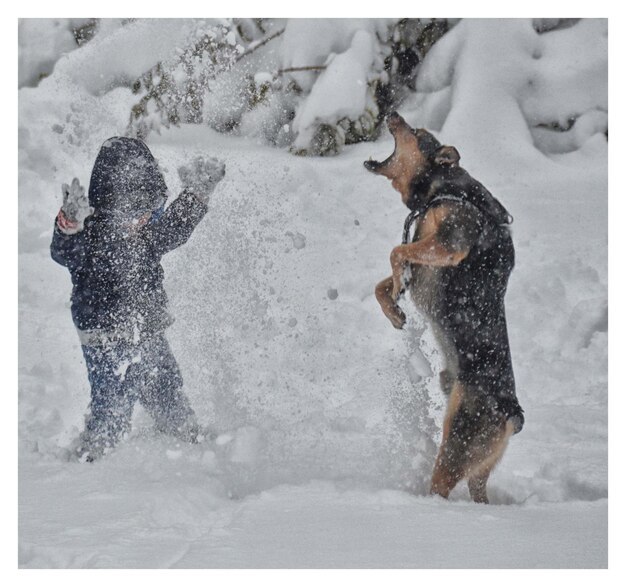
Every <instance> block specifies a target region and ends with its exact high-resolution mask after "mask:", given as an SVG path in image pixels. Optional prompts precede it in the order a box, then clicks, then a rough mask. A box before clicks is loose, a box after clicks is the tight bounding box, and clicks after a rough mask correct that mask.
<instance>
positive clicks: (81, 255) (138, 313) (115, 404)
mask: <svg viewBox="0 0 626 587" xmlns="http://www.w3.org/2000/svg"><path fill="white" fill-rule="evenodd" d="M179 174H180V177H181V180H182V181H183V186H184V189H183V191H182V193H181V194H180V195H179V197H178V198H176V200H174V202H173V203H172V204H171V205H170V206H169V207H168V208H167V209H164V204H165V201H166V199H167V186H166V185H165V181H164V179H163V176H162V174H161V172H160V171H159V168H158V165H157V162H156V161H155V159H154V157H153V156H152V154H151V153H150V151H149V150H148V147H147V146H146V145H145V144H144V143H143V142H141V141H139V140H137V139H129V138H124V137H116V138H112V139H109V140H108V141H106V142H105V143H104V145H103V146H102V148H101V150H100V152H99V154H98V157H97V159H96V162H95V164H94V168H93V171H92V174H91V181H90V184H89V197H88V199H87V198H86V197H85V193H84V189H83V188H82V187H81V186H80V183H79V182H78V180H77V179H74V181H73V182H72V185H71V186H67V185H66V184H64V185H63V206H62V208H61V210H60V212H59V214H58V216H57V218H56V221H55V227H54V236H53V238H52V244H51V247H50V250H51V254H52V258H53V259H54V260H55V261H56V262H57V263H60V264H61V265H63V266H65V267H67V268H68V269H69V271H70V275H71V278H72V283H73V286H74V287H73V291H72V298H71V303H72V318H73V320H74V324H75V326H76V328H77V330H78V335H79V338H80V341H81V344H82V350H83V355H84V357H85V362H86V364H87V371H88V377H89V382H90V384H91V403H90V413H89V414H88V415H87V418H86V422H85V430H84V431H83V433H82V434H81V436H80V438H79V441H78V446H77V448H76V456H77V457H78V458H80V459H84V460H88V461H92V460H94V459H96V458H98V457H100V456H101V455H102V454H104V452H105V450H106V449H107V448H109V447H113V446H114V445H115V444H116V443H117V442H118V441H119V440H120V438H121V437H122V435H123V434H124V433H125V432H127V431H128V430H129V428H130V421H131V416H132V411H133V406H134V404H135V402H136V401H137V400H139V402H140V403H141V404H142V405H143V406H144V408H145V409H146V410H147V411H148V413H149V414H150V415H151V416H152V417H153V418H154V421H155V425H156V428H157V429H158V430H159V431H162V432H165V433H168V434H172V435H174V436H176V437H178V438H180V439H182V440H185V441H188V442H196V441H197V439H198V435H199V434H200V429H199V426H198V423H197V420H196V416H195V414H194V411H193V410H192V408H191V406H190V405H189V401H188V399H187V397H186V396H185V394H184V393H183V390H182V378H181V374H180V371H179V368H178V365H177V363H176V360H175V359H174V356H173V355H172V352H171V350H170V347H169V344H168V342H167V340H166V338H165V334H164V333H165V329H166V328H167V327H168V326H169V325H170V324H171V323H172V321H173V320H172V318H171V317H170V315H169V314H168V313H167V296H166V294H165V290H164V289H163V268H162V267H161V263H160V261H161V257H162V256H163V255H164V254H165V253H167V252H168V251H171V250H172V249H175V248H176V247H178V246H180V245H182V244H183V243H185V242H186V241H187V239H188V238H189V237H190V235H191V233H192V232H193V230H194V228H195V227H196V226H197V224H198V223H199V222H200V220H201V219H202V218H203V216H204V215H205V214H206V212H207V202H208V197H209V194H210V193H211V192H212V191H213V189H214V188H215V186H216V185H217V183H218V182H219V181H220V180H221V179H222V177H223V176H224V164H223V163H221V162H219V161H217V160H215V159H209V160H207V161H203V160H202V159H198V160H196V161H195V162H194V164H193V165H192V167H190V168H184V167H183V168H181V169H179Z"/></svg>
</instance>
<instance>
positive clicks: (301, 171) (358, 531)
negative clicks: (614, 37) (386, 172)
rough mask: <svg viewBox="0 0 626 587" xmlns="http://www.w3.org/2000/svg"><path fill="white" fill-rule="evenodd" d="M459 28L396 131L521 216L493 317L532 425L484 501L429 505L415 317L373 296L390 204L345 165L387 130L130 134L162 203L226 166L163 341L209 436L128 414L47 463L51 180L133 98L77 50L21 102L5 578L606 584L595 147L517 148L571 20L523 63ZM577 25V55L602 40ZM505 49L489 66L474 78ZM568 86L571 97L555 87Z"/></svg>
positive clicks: (63, 368) (429, 440) (53, 388)
mask: <svg viewBox="0 0 626 587" xmlns="http://www.w3.org/2000/svg"><path fill="white" fill-rule="evenodd" d="M461 24H462V25H463V27H464V28H459V29H458V30H455V31H453V32H454V33H456V35H457V36H456V37H455V36H453V35H452V33H450V36H449V37H444V39H442V46H441V48H440V51H439V52H436V51H435V50H433V52H432V54H431V55H432V56H430V55H429V59H431V67H430V68H429V67H427V65H426V64H425V66H424V70H423V76H422V78H421V85H420V84H418V90H419V92H420V93H418V94H416V95H415V96H413V97H410V98H409V99H408V101H407V102H406V103H405V105H404V106H403V107H402V108H401V109H400V112H401V113H402V114H403V115H405V117H406V118H407V120H408V121H409V122H410V123H412V124H420V125H426V126H428V127H429V128H431V129H432V130H434V131H436V132H437V134H438V136H439V137H440V138H441V139H442V140H443V141H444V142H447V143H449V144H454V145H455V146H456V147H457V148H458V149H459V151H460V153H461V158H462V161H461V163H462V164H463V165H465V166H466V168H467V169H468V171H470V173H472V174H473V175H475V176H476V177H477V178H478V179H480V180H481V181H482V182H483V183H484V184H485V185H486V186H487V187H488V188H489V189H490V190H491V191H492V192H493V193H494V194H495V195H496V196H497V197H498V198H499V199H500V200H501V201H502V202H503V204H504V205H505V206H506V207H507V208H508V210H509V211H510V212H511V214H512V215H513V216H514V218H515V222H514V224H513V234H514V241H515V244H516V250H517V266H516V269H515V271H514V273H513V276H512V278H511V282H510V286H509V291H508V294H507V314H508V320H509V332H510V337H511V345H512V353H513V359H514V367H515V372H516V379H517V385H518V395H519V397H520V401H521V403H522V406H523V407H524V408H525V410H526V426H525V428H524V430H523V432H522V433H521V434H520V435H519V436H516V437H514V438H513V439H512V441H511V443H510V446H509V449H508V450H507V452H506V454H505V457H504V459H503V461H502V463H501V464H500V465H499V467H498V468H497V469H496V471H495V473H494V474H493V475H492V478H491V481H490V485H489V494H490V498H491V501H492V505H490V506H483V505H475V504H473V503H471V502H470V501H469V497H468V494H467V489H466V488H465V487H464V486H459V487H458V488H457V489H455V491H454V492H453V494H452V496H451V499H450V500H449V501H444V500H441V499H439V498H432V497H429V496H428V495H427V489H428V478H429V472H430V468H431V467H432V464H433V460H434V455H435V451H436V446H437V443H438V439H439V434H440V425H441V419H442V410H443V398H442V396H441V393H440V391H439V389H438V384H437V377H433V373H437V372H438V364H439V356H438V353H437V351H436V349H435V348H434V345H433V340H432V338H431V336H430V334H429V332H428V330H424V325H423V324H422V322H421V320H420V318H419V316H418V315H417V314H416V313H415V311H413V310H412V309H411V308H410V306H409V305H408V304H405V308H406V310H407V312H408V313H409V328H408V329H407V330H406V331H404V332H398V331H396V330H394V329H393V328H392V327H391V325H390V324H389V323H388V322H387V320H386V319H385V318H384V316H383V315H382V313H381V312H380V310H379V308H378V305H377V303H376V301H375V299H374V297H373V288H374V285H375V284H376V283H377V282H378V281H379V280H380V279H381V278H383V277H385V276H387V275H388V274H389V266H388V263H389V261H388V259H389V251H390V250H391V248H392V247H393V246H394V245H395V244H396V243H397V242H398V240H399V238H400V236H401V229H402V223H403V221H404V217H405V213H406V210H405V209H404V208H403V206H402V204H401V202H400V198H399V195H398V194H397V193H395V192H393V191H392V189H391V187H390V185H389V184H388V183H387V182H386V181H385V180H384V179H382V178H376V177H373V176H371V175H370V174H368V173H367V172H366V170H365V169H364V168H363V165H362V161H363V160H365V159H367V158H368V157H369V156H372V157H374V158H376V159H379V158H381V157H386V156H387V155H388V154H389V153H390V152H391V150H392V145H393V143H392V140H391V138H390V136H389V135H388V134H385V135H383V136H382V137H381V139H380V140H379V141H378V142H376V143H372V144H360V145H357V146H352V147H347V148H346V149H345V150H344V152H343V153H342V154H341V155H339V156H338V157H335V158H325V159H314V158H298V157H295V156H293V155H290V154H288V153H287V152H286V151H284V150H279V149H272V148H270V147H267V146H265V145H263V144H262V143H261V142H258V141H256V140H253V139H249V138H246V137H234V136H230V137H229V136H224V135H220V134H217V133H215V132H213V131H210V130H208V129H207V128H205V127H200V126H194V127H191V126H189V127H183V128H180V129H172V130H170V131H167V132H165V133H163V134H162V135H160V136H157V135H151V136H150V138H149V140H148V145H149V146H150V148H151V150H152V151H153V153H154V154H155V156H156V157H157V158H158V159H159V161H160V163H161V165H162V167H163V168H164V170H165V176H166V179H167V181H168V184H169V186H170V188H171V190H172V191H173V192H176V191H177V190H178V188H179V187H180V186H179V182H178V178H177V176H176V173H175V170H176V168H177V167H178V166H179V165H180V164H182V163H183V162H185V161H188V160H189V159H190V158H191V157H192V156H194V155H196V154H207V155H211V156H218V157H220V158H222V159H224V160H225V161H226V169H227V175H226V178H225V179H224V181H223V182H222V183H221V184H220V186H219V188H218V189H217V190H216V192H215V194H214V195H213V197H212V200H211V203H210V211H209V214H208V215H207V217H206V218H205V219H204V220H203V222H202V223H201V224H200V226H199V227H198V229H197V230H196V232H195V233H194V235H193V236H192V238H191V240H190V241H189V242H188V243H187V244H186V245H185V246H184V247H182V248H180V249H178V250H176V251H174V252H172V253H170V254H169V255H168V256H167V257H166V258H165V260H164V266H165V270H166V274H167V279H166V288H167V291H168V295H169V296H170V305H171V310H172V314H173V315H174V316H175V317H176V322H175V324H174V325H173V326H172V327H171V329H170V331H169V339H170V341H171V344H172V348H173V350H174V353H175V355H176V356H177V358H178V360H179V363H180V366H181V369H182V372H183V376H184V379H185V385H186V389H187V393H188V395H189V397H190V399H191V402H192V404H193V406H194V408H195V410H196V412H197V413H198V415H199V417H200V419H201V420H202V421H203V422H205V423H207V424H210V425H211V426H212V427H213V428H214V429H215V430H216V431H217V432H218V433H219V434H220V436H219V437H218V440H217V442H215V443H210V442H206V443H204V444H202V445H198V446H187V445H183V444H180V443H178V442H177V441H175V440H173V439H171V438H167V437H161V436H158V435H156V434H155V433H154V432H153V430H152V427H151V422H150V420H149V418H148V417H147V416H146V415H145V413H143V412H142V411H141V410H140V409H137V412H136V414H135V419H134V426H133V431H132V433H131V434H130V437H129V438H127V439H126V440H125V441H124V442H123V443H122V444H121V445H120V446H119V448H118V449H116V450H115V451H114V452H113V453H112V454H110V455H108V456H107V457H105V458H104V459H103V460H102V461H100V462H97V463H95V464H93V465H86V464H79V463H74V462H67V460H65V459H64V447H65V446H67V445H68V444H69V442H70V441H71V440H72V439H73V438H74V437H75V436H76V434H77V433H78V432H79V430H80V428H81V425H82V418H83V415H84V412H85V409H86V406H87V404H88V401H89V386H88V382H87V377H86V370H85V366H84V363H83V360H82V355H81V351H80V347H79V343H78V339H77V336H76V333H75V331H74V328H73V326H72V322H71V317H70V312H69V307H68V300H69V295H70V289H71V286H70V280H69V275H68V274H67V271H66V270H65V269H63V268H62V267H60V266H58V265H56V264H55V263H54V262H53V261H52V260H51V259H50V256H49V252H48V247H49V242H50V238H51V230H52V221H53V218H54V216H55V214H56V211H57V210H58V207H59V205H60V184H61V183H62V182H67V181H68V180H71V178H72V177H73V176H75V175H76V176H78V177H79V178H80V179H81V181H82V182H83V183H84V184H86V183H87V182H88V179H89V173H90V170H91V165H92V164H93V160H94V158H95V155H96V153H97V151H98V148H99V146H100V144H101V143H102V142H103V141H104V140H105V139H106V138H108V137H109V136H111V135H114V134H119V133H122V132H123V130H124V128H125V125H126V123H127V121H128V111H129V107H130V104H131V103H132V96H131V95H130V92H129V91H128V90H127V89H125V88H122V87H118V88H116V89H112V90H110V91H108V92H106V93H104V94H102V92H101V91H100V90H98V91H97V92H95V93H89V91H87V90H86V89H84V87H83V86H81V85H80V84H78V83H77V82H76V68H72V67H71V65H72V62H71V60H72V59H74V63H78V62H80V55H75V54H79V53H80V51H83V49H80V50H77V51H74V52H73V53H71V54H70V55H69V56H68V57H67V61H66V62H64V63H62V64H60V66H59V67H58V70H55V73H54V74H53V75H52V76H50V77H49V78H48V79H46V80H44V81H43V82H42V83H41V84H40V85H39V86H38V87H36V88H24V89H22V90H20V94H19V106H20V120H19V125H20V128H19V140H20V151H19V157H20V158H19V179H20V184H19V508H20V510H19V565H20V566H21V567H24V568H34V567H55V568H56V567H195V568H205V567H207V568H208V567H413V568H431V567H432V568H438V567H504V568H509V567H543V568H549V567H560V568H564V567H577V568H584V567H593V568H602V567H606V566H607V550H608V546H607V506H608V483H607V330H608V317H607V316H608V314H607V312H608V306H607V142H606V139H605V137H604V135H603V134H601V133H595V132H594V130H593V129H594V128H595V127H593V125H591V126H589V125H587V126H586V127H585V128H587V132H586V133H585V132H584V131H581V134H580V136H577V137H575V140H573V143H570V144H574V147H572V149H574V150H571V149H569V150H570V152H561V151H563V149H562V148H561V149H558V150H559V151H560V152H558V153H556V152H555V153H553V154H551V155H546V154H543V153H542V152H540V151H539V150H538V149H536V148H535V146H534V144H533V136H532V135H531V133H530V132H529V131H528V124H527V123H528V121H530V120H532V121H533V122H535V123H536V122H542V121H541V120H539V119H538V117H539V115H540V114H541V113H542V112H543V113H545V114H546V116H548V117H550V118H549V120H553V119H554V117H555V116H557V117H558V115H559V113H558V112H553V111H552V106H553V105H554V103H555V102H557V101H558V100H559V99H560V98H559V96H557V97H554V96H553V95H552V94H551V93H550V92H549V91H547V90H546V87H547V86H548V85H549V84H547V82H546V80H551V79H555V76H556V75H557V73H556V72H557V68H556V67H555V65H554V63H555V62H554V60H555V59H557V60H558V59H562V60H563V59H567V58H570V57H571V56H570V55H569V54H568V55H566V56H563V55H561V54H559V53H558V51H557V49H558V48H559V47H566V46H568V43H571V42H572V39H571V35H572V34H573V32H572V31H574V30H575V28H573V29H566V30H564V31H561V32H560V34H561V35H562V36H561V37H558V38H557V40H554V37H551V39H552V40H550V41H546V40H545V39H542V41H541V42H542V43H543V45H541V46H539V47H537V46H535V43H537V41H536V40H535V39H534V37H533V38H531V36H530V34H529V33H528V32H527V30H526V29H524V28H523V27H521V26H520V25H519V24H517V23H511V22H508V23H507V22H503V23H499V25H497V26H495V28H494V25H493V24H492V25H491V27H492V28H490V29H488V30H487V29H486V28H485V27H487V28H488V27H489V26H490V25H489V23H481V22H473V23H465V24H464V23H461ZM585 26H589V27H592V28H591V30H587V29H585V30H584V31H582V32H581V31H579V32H578V34H580V35H587V36H586V37H583V38H588V39H594V40H595V39H596V37H597V35H598V34H600V35H601V34H602V26H601V25H600V26H599V27H598V26H597V23H596V29H593V23H591V24H590V25H585ZM568 31H569V32H568ZM553 34H557V33H553ZM537 38H538V39H539V37H537ZM480 39H490V40H491V42H492V43H493V46H488V47H486V48H485V47H484V45H481V43H480ZM444 43H445V44H444ZM459 47H462V53H461V54H462V55H463V59H465V61H463V60H457V59H456V58H455V52H457V51H461V49H460V48H459ZM481 47H482V48H481ZM87 48H89V45H87V46H86V47H85V50H86V49H87ZM498 50H499V51H500V53H499V55H500V56H501V58H502V60H501V61H499V62H497V63H493V64H489V63H488V64H487V65H486V66H483V67H479V66H477V65H476V60H478V59H479V58H480V56H481V55H482V56H484V55H485V54H493V52H494V51H498ZM594 50H595V51H596V53H595V54H594V53H593V51H594ZM594 50H590V51H588V52H587V53H585V55H586V57H587V58H588V59H589V60H591V59H592V57H593V55H596V59H597V54H598V53H601V51H600V50H599V49H598V50H596V49H594ZM89 51H91V52H93V51H95V49H94V48H93V47H91V48H89ZM590 53H591V54H592V57H589V54H590ZM542 55H544V56H545V61H542ZM559 55H561V57H558V56H559ZM581 59H582V57H581ZM450 60H452V61H455V62H456V69H452V68H451V67H449V65H446V63H447V62H448V61H450ZM436 64H439V67H436ZM578 65H579V69H578V71H583V72H585V71H587V70H590V71H592V72H593V75H596V74H597V72H596V70H595V69H593V68H591V67H590V66H589V64H588V63H586V62H585V63H579V64H578ZM596 66H598V65H597V63H596ZM604 66H606V65H604ZM599 67H602V65H601V63H600V66H599ZM494 69H495V70H497V72H496V73H494ZM442 70H444V71H447V72H448V74H447V75H446V76H441V77H440V78H439V79H436V78H435V77H433V76H432V75H431V74H432V73H433V72H434V71H442ZM69 71H71V72H72V75H69V74H68V72H69ZM562 71H563V72H564V73H563V76H561V77H558V80H557V81H558V82H559V83H560V86H559V87H570V86H568V83H570V82H572V80H571V78H568V77H567V72H570V73H571V72H572V71H573V69H572V68H571V67H564V68H562ZM496 74H497V75H496ZM589 75H591V74H589ZM589 75H586V74H582V78H581V79H583V81H584V80H585V79H590V78H589ZM72 76H74V77H72ZM429 76H430V77H429ZM480 76H482V85H481V79H479V78H480ZM529 77H530V78H531V79H533V80H534V82H535V84H534V86H533V88H534V89H531V90H528V89H527V88H526V86H525V85H524V80H527V79H528V78H529ZM600 77H601V76H600ZM93 79H96V78H95V77H94V78H93ZM593 79H594V80H595V83H598V82H597V79H596V77H594V78H593ZM601 79H602V78H601ZM544 82H546V83H544ZM89 83H90V84H91V81H90V82H89ZM555 83H556V82H555ZM572 83H573V82H572ZM600 83H602V82H600ZM92 85H93V84H92ZM485 87H487V88H489V91H487V90H485ZM90 88H91V86H90ZM520 88H521V89H520ZM570 89H571V88H570ZM90 91H93V88H91V90H90ZM586 91H587V89H586V86H585V85H584V83H583V84H582V85H581V86H580V87H578V89H577V91H576V92H574V94H575V95H574V96H573V97H570V98H568V99H570V100H573V101H574V102H575V103H576V105H577V107H578V108H579V110H584V109H585V108H586V109H589V108H590V107H591V106H593V104H587V103H585V101H584V100H583V99H582V98H581V96H580V94H582V93H584V92H586ZM481 92H482V94H481ZM570 94H571V91H570ZM570 94H568V95H570ZM481 95H482V96H483V97H484V96H485V95H490V96H492V97H493V99H492V102H490V103H485V101H484V100H483V101H482V102H481V101H480V96H481ZM600 99H601V97H600ZM597 101H598V100H597V99H596V102H597ZM543 122H546V121H543ZM534 140H535V141H538V139H537V138H536V137H534ZM541 144H542V145H543V144H544V143H541Z"/></svg>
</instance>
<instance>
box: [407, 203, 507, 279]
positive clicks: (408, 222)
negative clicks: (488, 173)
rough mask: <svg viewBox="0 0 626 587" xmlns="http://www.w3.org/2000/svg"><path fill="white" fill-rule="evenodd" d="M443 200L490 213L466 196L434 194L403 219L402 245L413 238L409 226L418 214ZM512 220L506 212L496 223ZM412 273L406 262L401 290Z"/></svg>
mask: <svg viewBox="0 0 626 587" xmlns="http://www.w3.org/2000/svg"><path fill="white" fill-rule="evenodd" d="M444 201H445V202H457V203H460V204H469V205H470V206H474V208H477V209H478V210H479V211H480V212H481V214H484V215H485V216H487V217H490V216H491V214H489V213H488V212H486V211H483V210H481V208H480V207H478V206H477V205H476V204H474V203H472V202H470V201H469V200H468V199H467V198H463V197H461V196H454V195H452V194H440V195H437V196H435V197H434V198H433V199H432V200H430V202H428V204H426V205H425V206H420V207H419V208H417V209H416V210H411V211H410V212H409V214H408V216H407V217H406V219H405V220H404V230H403V231H402V244H403V245H407V244H409V243H410V242H413V238H415V234H413V236H411V227H412V226H413V224H415V223H416V221H417V219H418V218H419V217H420V216H423V215H424V214H426V212H427V211H428V209H429V208H431V207H432V206H433V205H434V204H437V203H439V202H444ZM492 218H493V217H492ZM512 222H513V217H512V216H511V215H510V214H507V218H506V222H503V223H498V226H507V225H509V224H511V223H512ZM412 275H413V268H412V265H411V264H410V263H406V265H405V267H404V271H403V277H402V281H403V285H404V288H403V290H406V289H407V288H408V287H409V283H410V282H411V279H412Z"/></svg>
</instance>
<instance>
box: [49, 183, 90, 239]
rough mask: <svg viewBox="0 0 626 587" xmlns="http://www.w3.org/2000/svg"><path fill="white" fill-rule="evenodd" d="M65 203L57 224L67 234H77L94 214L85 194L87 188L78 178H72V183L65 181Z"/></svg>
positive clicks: (63, 188) (62, 188)
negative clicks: (68, 183) (86, 220)
mask: <svg viewBox="0 0 626 587" xmlns="http://www.w3.org/2000/svg"><path fill="white" fill-rule="evenodd" d="M61 192H62V194H63V205H62V206H61V211H60V212H59V215H58V216H57V225H58V226H59V228H60V229H61V230H62V231H63V232H64V233H65V234H76V233H77V232H80V231H81V230H82V229H83V228H84V225H85V219H86V218H87V217H88V216H91V214H93V208H92V207H91V206H90V205H89V200H88V199H87V197H86V196H85V188H84V187H83V186H82V185H80V182H79V181H78V178H76V177H75V178H74V179H73V180H72V185H71V186H69V185H67V184H66V183H64V184H63V185H62V186H61Z"/></svg>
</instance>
